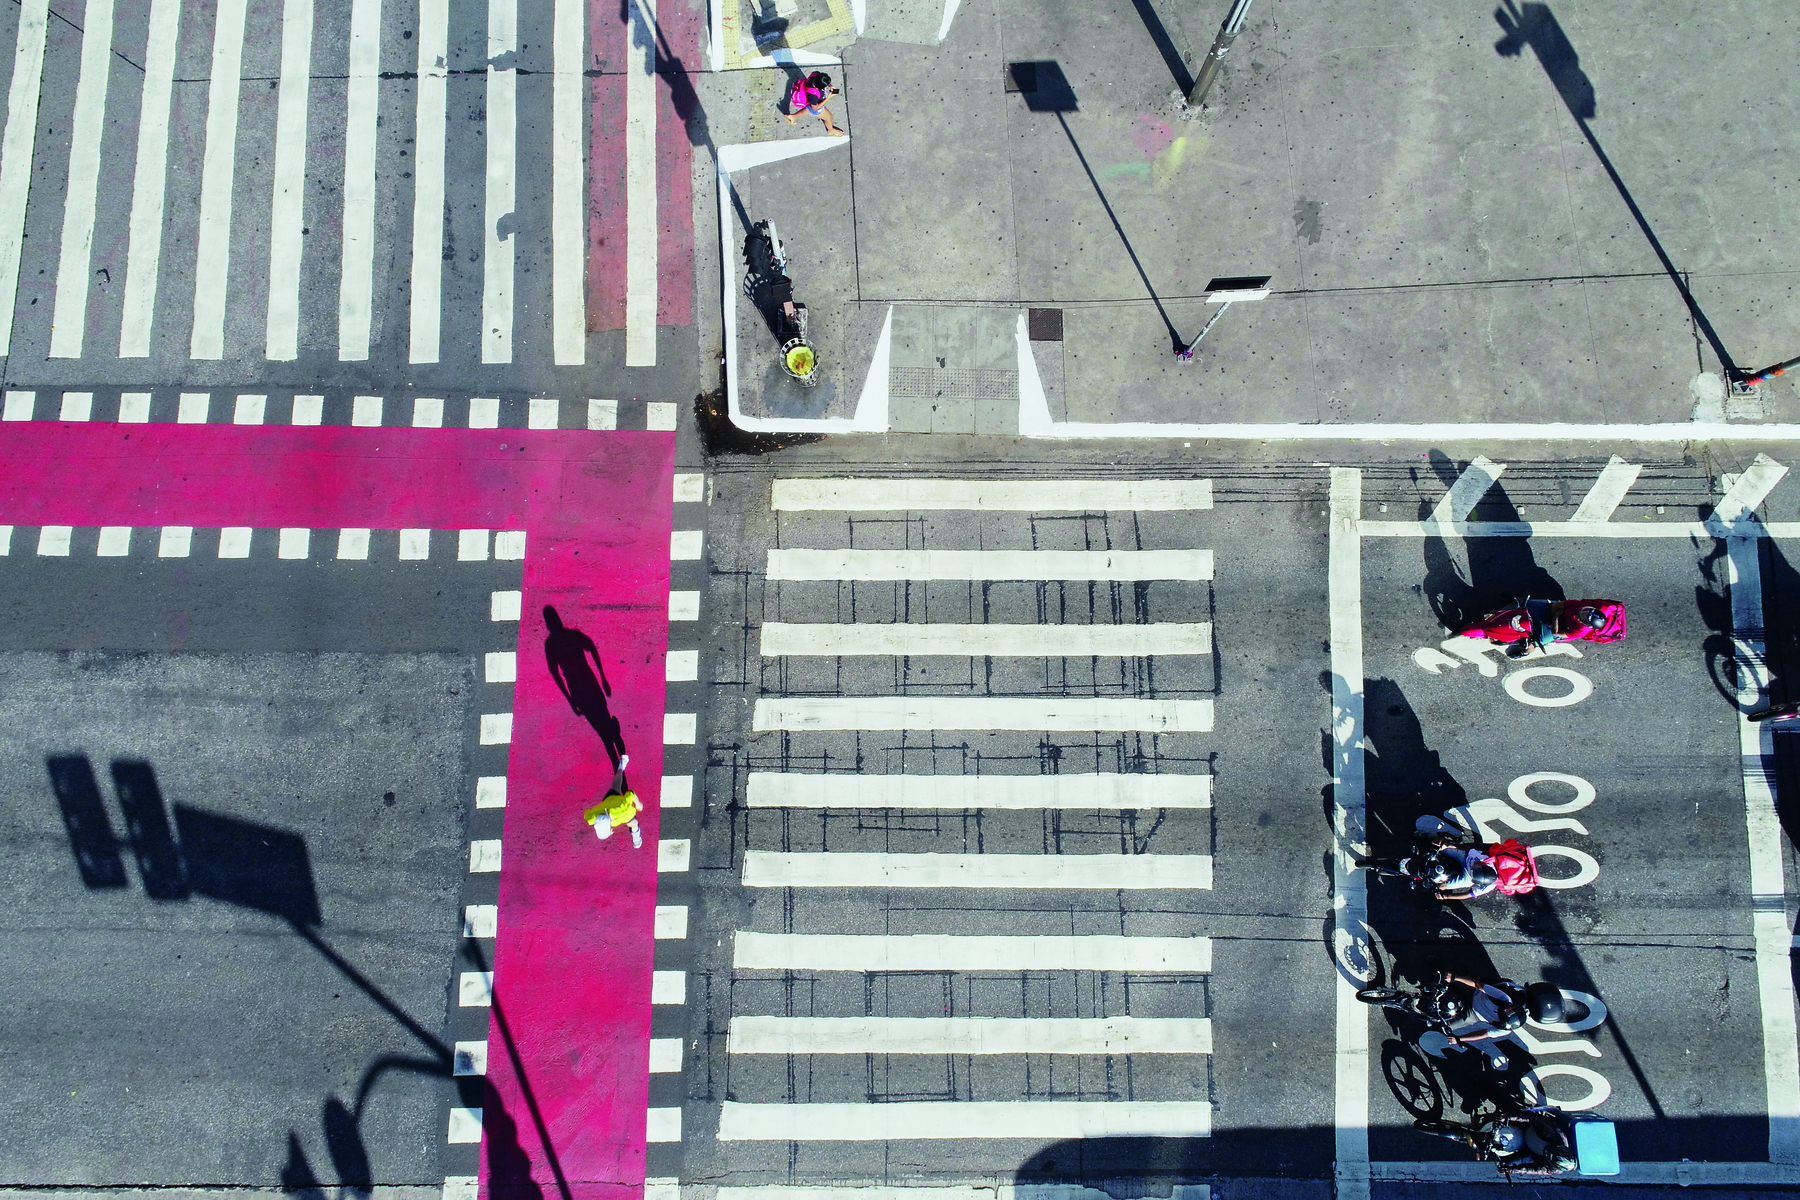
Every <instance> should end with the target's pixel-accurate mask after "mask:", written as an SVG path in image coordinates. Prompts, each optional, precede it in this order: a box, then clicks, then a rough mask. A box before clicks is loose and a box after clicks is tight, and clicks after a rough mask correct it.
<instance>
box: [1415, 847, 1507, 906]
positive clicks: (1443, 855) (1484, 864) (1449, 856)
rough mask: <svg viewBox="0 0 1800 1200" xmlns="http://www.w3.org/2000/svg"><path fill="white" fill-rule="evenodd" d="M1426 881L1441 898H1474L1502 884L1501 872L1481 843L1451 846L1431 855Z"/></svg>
mask: <svg viewBox="0 0 1800 1200" xmlns="http://www.w3.org/2000/svg"><path fill="white" fill-rule="evenodd" d="M1425 879H1426V882H1428V883H1430V884H1431V886H1432V889H1433V891H1432V895H1434V896H1436V897H1437V898H1438V899H1439V900H1474V899H1477V898H1479V897H1481V896H1485V895H1487V894H1488V893H1489V892H1491V891H1493V890H1494V889H1495V888H1496V887H1499V886H1500V873H1499V872H1498V871H1496V870H1494V867H1493V864H1492V863H1490V862H1489V861H1488V856H1487V852H1486V851H1485V850H1483V849H1482V848H1481V847H1480V846H1447V847H1445V848H1444V849H1442V850H1439V851H1438V852H1437V853H1436V854H1434V855H1432V856H1431V861H1430V862H1429V863H1428V864H1426V867H1425Z"/></svg>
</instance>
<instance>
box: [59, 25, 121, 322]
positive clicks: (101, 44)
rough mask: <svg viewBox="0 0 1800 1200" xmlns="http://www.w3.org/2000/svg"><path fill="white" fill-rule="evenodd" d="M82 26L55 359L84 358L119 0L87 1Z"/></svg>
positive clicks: (66, 203) (64, 221) (71, 127)
mask: <svg viewBox="0 0 1800 1200" xmlns="http://www.w3.org/2000/svg"><path fill="white" fill-rule="evenodd" d="M81 26H82V28H81V78H80V80H79V82H77V83H76V85H75V112H74V114H73V116H72V117H71V120H70V127H69V173H68V177H67V178H68V188H67V190H66V191H65V192H64V193H63V226H62V246H61V249H60V251H59V257H58V259H57V265H56V307H55V310H54V311H53V312H52V314H51V318H50V357H51V358H80V357H81V344H82V339H83V338H84V336H85V335H86V333H87V299H88V268H89V265H90V264H91V261H92V256H93V249H94V196H95V193H96V192H97V191H98V189H99V185H100V142H101V135H102V134H103V133H104V132H105V128H106V82H107V76H108V75H109V74H110V71H111V66H112V29H113V0H87V3H86V4H84V5H83V6H82V10H81Z"/></svg>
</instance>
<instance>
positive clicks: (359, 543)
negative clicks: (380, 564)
mask: <svg viewBox="0 0 1800 1200" xmlns="http://www.w3.org/2000/svg"><path fill="white" fill-rule="evenodd" d="M337 556H338V557H339V558H341V559H351V560H355V561H366V560H367V559H368V557H369V531H368V530H367V529H340V530H338V544H337Z"/></svg>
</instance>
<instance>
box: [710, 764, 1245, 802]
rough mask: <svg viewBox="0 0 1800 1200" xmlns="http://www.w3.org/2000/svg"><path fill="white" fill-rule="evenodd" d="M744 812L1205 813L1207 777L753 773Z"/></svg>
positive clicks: (1208, 793)
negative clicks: (1067, 810) (992, 810)
mask: <svg viewBox="0 0 1800 1200" xmlns="http://www.w3.org/2000/svg"><path fill="white" fill-rule="evenodd" d="M744 804H745V805H746V806H747V807H749V808H917V809H944V808H949V809H964V808H1006V809H1040V808H1075V809H1120V808H1211V807H1212V776H1211V775H863V774H857V775H800V774H780V773H776V772H772V771H753V772H751V774H750V779H749V782H748V784H747V785H746V787H745V789H744Z"/></svg>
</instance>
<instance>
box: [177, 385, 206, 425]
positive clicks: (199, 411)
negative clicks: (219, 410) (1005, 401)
mask: <svg viewBox="0 0 1800 1200" xmlns="http://www.w3.org/2000/svg"><path fill="white" fill-rule="evenodd" d="M211 410H212V396H211V394H210V393H207V392H183V393H181V401H180V403H179V404H178V405H177V407H176V409H175V422H176V424H178V425H204V424H206V418H207V414H208V413H209V412H210V411H211Z"/></svg>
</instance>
